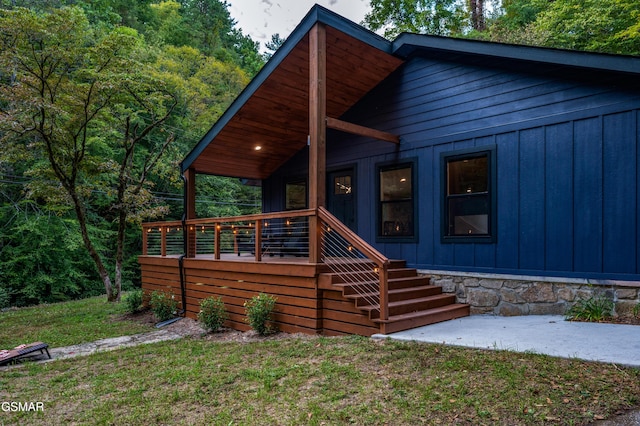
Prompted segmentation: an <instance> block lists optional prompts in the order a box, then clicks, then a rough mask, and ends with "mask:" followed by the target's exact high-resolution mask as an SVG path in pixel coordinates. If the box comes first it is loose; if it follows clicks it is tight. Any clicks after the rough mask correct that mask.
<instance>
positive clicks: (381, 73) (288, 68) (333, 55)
mask: <svg viewBox="0 0 640 426" xmlns="http://www.w3.org/2000/svg"><path fill="white" fill-rule="evenodd" d="M326 40H327V41H326V58H327V62H326V63H327V66H326V75H327V85H326V87H327V117H329V118H339V117H340V116H342V114H344V113H345V112H346V111H347V110H348V109H349V108H350V107H351V106H353V105H354V104H355V103H356V102H357V101H358V100H360V99H361V98H362V97H363V96H364V95H365V94H366V93H367V92H369V91H370V90H371V89H373V88H374V87H375V86H376V85H378V84H379V83H380V82H381V81H382V80H384V79H385V78H386V77H387V76H388V75H389V74H390V73H391V72H393V71H394V70H395V69H396V68H398V67H399V66H400V65H401V64H402V63H403V61H402V59H400V58H397V57H395V56H393V55H391V54H390V53H387V52H385V51H383V50H381V49H380V48H379V47H377V46H374V45H372V44H371V43H368V42H366V41H364V40H362V39H360V38H359V37H357V36H354V35H350V34H347V33H345V32H343V31H341V30H339V29H336V28H334V27H331V26H329V25H327V28H326ZM285 46H286V44H285ZM280 58H281V57H279V56H278V55H277V54H276V55H275V56H274V58H273V59H272V61H274V60H275V67H273V66H271V67H269V65H270V64H267V65H266V66H265V69H264V70H263V71H262V72H261V73H259V74H258V76H257V77H256V79H254V81H252V83H251V84H250V85H249V86H248V87H247V89H245V92H243V93H242V94H241V95H240V96H239V97H238V99H236V101H235V102H234V104H232V106H231V107H230V108H229V110H228V111H227V112H226V113H225V116H223V117H222V119H221V121H219V122H218V123H217V124H216V125H215V126H214V127H213V128H212V130H211V131H210V132H209V134H207V136H205V138H204V139H203V140H202V141H201V142H200V144H199V145H198V147H199V148H198V147H196V149H195V150H194V152H197V156H196V155H194V152H192V154H190V155H192V156H193V157H192V158H191V159H189V157H187V160H186V161H188V167H189V168H192V169H194V170H195V172H196V173H206V174H215V175H221V176H231V177H239V178H248V179H265V178H267V177H268V176H269V175H270V174H271V173H273V172H274V171H275V170H276V169H277V168H278V167H280V166H281V165H282V164H283V163H284V162H286V161H287V160H288V159H290V158H291V157H292V156H293V155H294V154H295V153H296V152H298V151H299V150H301V149H302V148H304V147H305V146H306V144H307V135H308V134H309V33H308V32H307V33H305V34H304V35H303V36H302V37H301V38H300V39H299V41H298V42H297V43H296V44H295V45H294V46H293V48H291V49H290V50H289V51H288V53H287V54H286V56H285V57H284V58H282V59H280ZM265 73H266V77H265ZM221 122H222V123H221ZM216 126H217V127H216ZM257 147H260V150H257V149H256V148H257ZM183 168H185V165H184V163H183Z"/></svg>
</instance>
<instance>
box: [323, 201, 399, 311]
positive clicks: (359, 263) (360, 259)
mask: <svg viewBox="0 0 640 426" xmlns="http://www.w3.org/2000/svg"><path fill="white" fill-rule="evenodd" d="M318 218H319V219H320V242H321V249H320V260H321V262H322V263H324V264H325V265H327V266H328V267H329V269H331V271H332V272H333V273H335V274H337V275H338V277H339V278H340V280H341V281H342V283H344V284H347V285H349V288H350V290H349V291H353V292H355V293H356V294H357V295H358V297H359V298H360V299H361V300H362V301H363V303H364V304H367V305H369V307H370V308H371V309H372V310H378V311H379V314H380V316H379V318H380V319H381V320H387V319H388V318H389V304H388V300H389V285H388V269H389V259H387V258H386V257H385V256H383V255H382V254H381V253H380V252H378V251H377V250H376V249H374V248H373V247H371V246H370V245H369V244H368V243H367V242H366V241H364V240H363V239H362V238H360V237H359V236H358V235H357V234H356V233H354V232H353V231H352V230H351V229H349V228H348V227H347V226H346V225H344V224H343V223H342V222H340V221H339V220H338V219H337V218H336V217H335V216H333V215H332V214H331V213H329V211H327V210H326V209H325V208H323V207H320V208H318Z"/></svg>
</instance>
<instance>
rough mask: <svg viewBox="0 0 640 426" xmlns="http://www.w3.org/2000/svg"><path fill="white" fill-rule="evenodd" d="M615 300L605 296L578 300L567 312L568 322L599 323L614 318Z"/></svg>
mask: <svg viewBox="0 0 640 426" xmlns="http://www.w3.org/2000/svg"><path fill="white" fill-rule="evenodd" d="M613 307H614V303H613V300H611V299H609V298H607V297H606V296H604V295H597V296H596V295H594V296H591V297H589V298H588V299H580V300H578V301H577V302H576V303H575V304H574V305H573V306H572V307H571V308H569V310H568V311H567V313H566V315H565V318H566V319H567V320H570V321H572V320H576V321H589V322H598V321H602V320H605V319H608V318H611V317H612V316H613Z"/></svg>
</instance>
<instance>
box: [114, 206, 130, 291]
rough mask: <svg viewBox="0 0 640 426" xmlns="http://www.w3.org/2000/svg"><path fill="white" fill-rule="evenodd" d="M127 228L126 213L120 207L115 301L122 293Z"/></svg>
mask: <svg viewBox="0 0 640 426" xmlns="http://www.w3.org/2000/svg"><path fill="white" fill-rule="evenodd" d="M126 228H127V213H126V212H125V211H124V209H121V210H120V212H119V213H118V237H117V241H116V272H115V273H116V276H115V279H116V282H115V286H116V291H117V292H118V295H117V296H116V301H118V302H119V301H120V294H121V293H122V264H123V263H124V242H125V237H126V234H125V231H126Z"/></svg>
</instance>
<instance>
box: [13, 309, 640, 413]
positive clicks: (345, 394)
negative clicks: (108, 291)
mask: <svg viewBox="0 0 640 426" xmlns="http://www.w3.org/2000/svg"><path fill="white" fill-rule="evenodd" d="M97 306H98V307H99V306H100V305H99V304H98V305H97ZM66 311H67V312H68V313H69V315H72V316H75V313H74V309H73V306H72V305H68V306H67V308H66ZM33 314H36V316H35V317H36V318H37V311H33ZM3 315H4V314H3ZM76 318H77V317H76ZM76 321H77V319H76ZM92 327H93V325H92ZM3 328H4V327H3ZM84 335H86V334H85V332H84V331H83V332H79V333H77V337H76V339H77V338H79V337H80V336H84ZM0 401H33V402H38V401H39V402H43V403H44V412H0V424H3V425H4V424H7V425H9V424H25V423H28V424H34V425H40V424H41V425H50V424H127V425H147V424H178V425H179V424H184V425H200V424H202V425H208V424H212V425H246V424H248V425H253V424H278V425H289V424H290V425H301V424H305V425H306V424H309V425H321V424H326V425H333V424H347V423H352V424H367V425H368V424H393V425H413V424H463V425H483V424H485V425H494V424H499V425H502V424H508V425H542V424H554V425H579V424H587V423H589V422H591V421H593V420H597V419H604V418H608V417H610V416H612V415H613V414H615V413H617V412H619V411H621V410H625V409H629V408H634V407H639V406H640V370H635V369H626V368H620V367H618V366H615V365H608V364H599V363H590V362H583V361H578V360H574V359H559V358H552V357H549V356H544V355H537V354H529V353H527V354H522V353H513V352H507V351H485V350H475V349H465V348H457V347H448V346H442V345H432V344H420V343H407V342H396V341H391V340H384V341H375V340H371V339H368V338H362V337H357V336H350V337H340V338H327V337H307V338H288V339H281V340H276V339H274V338H268V339H265V340H263V341H260V342H256V343H242V342H216V341H211V340H206V339H183V340H180V341H173V342H161V343H156V344H151V345H142V346H138V347H133V348H127V349H122V350H117V351H113V352H103V353H98V354H94V355H91V356H88V357H81V358H75V359H68V360H60V361H54V362H50V363H45V364H28V363H27V364H24V365H23V366H21V367H19V368H14V369H9V370H5V371H0Z"/></svg>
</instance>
